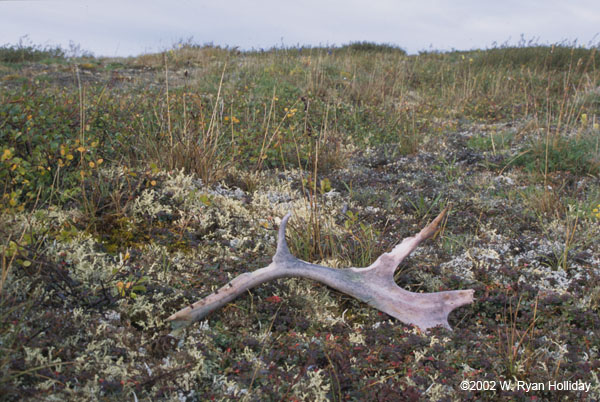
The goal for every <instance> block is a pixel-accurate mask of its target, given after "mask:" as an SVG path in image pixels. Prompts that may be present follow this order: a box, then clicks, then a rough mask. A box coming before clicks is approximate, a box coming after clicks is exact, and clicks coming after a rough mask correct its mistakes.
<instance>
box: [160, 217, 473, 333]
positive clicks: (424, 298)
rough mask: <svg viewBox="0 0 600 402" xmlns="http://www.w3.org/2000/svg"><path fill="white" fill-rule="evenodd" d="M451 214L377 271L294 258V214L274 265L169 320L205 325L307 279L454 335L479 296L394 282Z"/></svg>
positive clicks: (282, 235) (401, 247) (234, 282)
mask: <svg viewBox="0 0 600 402" xmlns="http://www.w3.org/2000/svg"><path fill="white" fill-rule="evenodd" d="M445 213H446V209H444V210H443V211H442V212H441V213H440V214H439V215H438V217H437V218H435V219H434V220H433V221H432V222H431V223H430V224H429V225H427V226H425V228H423V229H422V230H421V231H420V232H419V233H418V234H417V235H416V236H413V237H408V238H406V239H404V240H403V241H402V243H400V244H398V245H397V246H396V247H394V249H393V250H392V251H390V252H389V253H385V254H382V255H381V256H380V257H379V258H377V260H376V261H375V262H374V263H373V264H372V265H371V266H369V267H367V268H347V269H334V268H329V267H324V266H322V265H315V264H310V263H308V262H305V261H302V260H300V259H298V258H296V257H294V256H293V255H292V254H291V253H290V250H289V248H288V245H287V242H286V240H285V227H286V225H287V222H288V219H289V218H290V216H291V214H290V213H288V214H287V215H286V216H285V217H284V218H283V220H282V221H281V225H280V227H279V237H278V241H277V251H276V252H275V256H274V257H273V262H272V263H271V264H269V265H268V266H267V267H264V268H260V269H257V270H256V271H253V272H247V273H244V274H241V275H239V276H238V277H236V278H235V279H233V280H232V281H231V282H229V283H228V284H226V285H225V286H223V287H222V288H220V289H218V290H216V291H215V292H214V293H212V294H210V295H208V296H206V297H205V298H204V299H202V300H200V301H197V302H196V303H194V304H191V305H189V306H188V307H186V308H184V309H182V310H180V311H178V312H177V313H175V314H173V315H171V316H170V317H169V318H168V319H167V320H169V321H172V323H173V324H176V325H177V326H179V325H185V324H187V323H191V322H193V321H196V320H200V319H202V318H203V317H205V316H206V315H207V314H209V313H210V312H212V311H213V310H216V309H218V308H219V307H222V306H224V305H225V304H227V303H229V302H230V301H232V300H233V299H235V298H236V297H238V296H239V295H241V294H242V293H244V292H245V291H246V290H248V289H250V288H253V287H255V286H257V285H260V284H261V283H264V282H267V281H270V280H273V279H279V278H288V277H302V278H308V279H313V280H315V281H318V282H322V283H324V284H326V285H327V286H330V287H332V288H334V289H337V290H339V291H340V292H342V293H346V294H348V295H350V296H353V297H355V298H357V299H359V300H361V301H363V302H365V303H368V304H370V305H371V306H373V307H375V308H376V309H378V310H381V311H383V312H384V313H387V314H389V315H391V316H392V317H395V318H397V319H399V320H400V321H402V322H404V323H406V324H414V325H416V326H418V327H420V328H421V329H423V330H426V329H428V328H432V327H435V326H438V325H441V326H443V327H446V328H448V329H451V328H450V325H449V324H448V314H449V313H450V312H451V311H452V310H454V309H455V308H458V307H460V306H463V305H465V304H469V303H472V302H473V290H453V291H446V292H437V293H412V292H409V291H407V290H404V289H402V288H400V287H399V286H398V285H396V283H395V282H394V272H395V271H396V268H397V267H398V265H399V264H400V263H401V262H402V260H404V259H405V258H406V257H407V256H408V255H409V254H410V253H411V252H412V251H413V250H414V249H415V248H416V247H417V246H418V245H419V243H421V242H422V241H424V240H426V239H428V238H430V237H431V236H433V235H434V234H435V232H436V231H437V229H438V225H439V223H440V222H441V221H442V219H443V217H444V215H445Z"/></svg>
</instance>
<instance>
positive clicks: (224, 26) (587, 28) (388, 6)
mask: <svg viewBox="0 0 600 402" xmlns="http://www.w3.org/2000/svg"><path fill="white" fill-rule="evenodd" d="M25 35H27V36H28V38H29V40H30V41H31V42H32V43H35V44H41V45H51V46H53V45H61V46H63V47H65V48H68V44H69V42H70V41H72V42H73V43H75V44H80V45H81V48H82V49H85V50H89V51H91V52H93V53H94V54H95V55H97V56H100V55H102V56H128V55H136V54H140V53H147V52H155V51H161V50H164V49H168V48H171V47H172V45H173V44H175V43H176V42H178V41H179V40H182V39H183V40H186V39H187V38H190V37H193V42H194V43H199V44H203V43H209V42H212V43H213V44H215V45H221V46H229V47H235V46H237V47H239V48H241V49H261V48H265V49H267V48H270V47H273V46H281V45H284V46H295V45H298V44H299V45H312V46H317V45H341V44H345V43H349V42H353V41H363V40H366V41H372V42H379V43H392V44H396V45H398V46H400V47H402V48H403V49H405V50H407V51H408V52H409V53H416V52H418V51H420V50H451V49H458V50H469V49H475V48H480V49H484V48H488V47H492V46H493V45H494V43H495V44H497V45H501V44H503V43H508V44H511V45H516V44H518V43H519V41H520V39H521V37H523V38H525V39H526V40H532V39H533V40H535V41H536V42H538V43H541V44H551V43H557V42H561V41H568V42H569V43H571V42H573V41H575V40H577V44H580V45H586V46H590V45H598V44H599V43H600V2H599V1H598V0H574V1H568V0H532V1H528V0H500V1H498V0H493V1H487V0H455V1H441V0H421V1H403V0H395V1H394V0H370V1H358V0H343V1H342V0H332V1H327V0H303V1H293V2H292V1H285V0H265V1H260V0H258V1H247V0H246V1H243V0H213V1H193V0H178V1H159V0H144V1H140V0H120V1H115V0H103V1H98V0H96V1H89V0H59V1H56V0H37V1H27V0H0V45H1V44H7V43H8V44H15V43H17V42H18V41H19V39H20V38H21V37H23V36H25Z"/></svg>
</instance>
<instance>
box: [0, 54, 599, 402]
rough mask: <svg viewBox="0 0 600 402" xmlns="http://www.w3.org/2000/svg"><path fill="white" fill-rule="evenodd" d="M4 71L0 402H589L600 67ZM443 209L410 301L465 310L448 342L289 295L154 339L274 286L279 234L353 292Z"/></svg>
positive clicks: (352, 307)
mask: <svg viewBox="0 0 600 402" xmlns="http://www.w3.org/2000/svg"><path fill="white" fill-rule="evenodd" d="M13 50H14V49H13ZM13 50H10V49H7V48H4V50H3V51H2V52H0V62H1V63H0V85H1V91H0V139H1V147H0V152H2V154H1V155H0V158H1V161H0V184H1V185H2V189H3V195H2V199H1V200H0V207H1V211H2V213H1V217H0V219H1V221H2V224H1V225H0V233H1V234H0V239H2V240H1V241H2V244H1V249H0V250H1V254H0V256H1V261H2V278H1V280H2V282H1V285H2V286H1V291H2V296H1V301H0V303H1V304H0V323H1V324H0V348H1V350H2V353H1V354H0V365H1V370H2V377H1V379H0V394H1V395H2V398H4V399H8V400H17V399H22V398H29V399H44V400H52V399H71V400H73V399H102V400H128V399H133V400H135V399H136V398H137V399H138V400H175V399H178V400H211V399H215V400H223V399H231V398H235V399H243V400H282V399H285V400H311V401H312V400H415V399H418V398H422V399H425V400H493V399H499V398H502V399H505V400H506V399H513V400H530V399H531V398H532V397H535V398H538V399H540V400H556V398H557V397H559V398H564V399H571V400H580V399H586V398H587V399H590V400H592V399H594V398H598V397H599V395H600V380H599V374H600V373H599V370H600V364H599V363H598V362H599V361H600V359H599V353H600V350H599V349H600V341H599V339H600V319H599V318H598V314H597V311H598V307H599V305H600V286H599V285H598V283H599V281H598V280H599V279H600V278H599V276H600V271H599V266H600V251H599V250H600V247H598V242H599V241H600V213H599V212H598V209H600V205H599V204H600V179H599V175H600V153H599V145H598V144H599V142H598V141H599V140H598V138H600V129H599V128H598V117H599V116H600V102H599V99H600V92H598V87H599V85H600V82H599V78H600V72H599V71H598V69H597V65H598V55H597V53H596V52H595V51H593V50H586V49H580V48H570V47H567V46H553V47H550V46H549V47H545V46H535V47H523V48H498V49H491V50H487V51H473V52H453V53H424V54H420V55H418V56H407V55H405V54H404V52H402V51H401V49H398V48H395V47H392V46H388V45H374V44H368V43H367V44H365V43H362V44H355V45H354V46H345V47H342V48H338V49H324V48H312V49H311V48H301V49H272V50H270V51H266V52H238V51H236V50H231V49H221V48H218V47H211V46H196V45H193V44H189V43H181V44H179V45H177V46H175V47H174V49H173V50H170V51H167V52H164V53H161V54H149V55H144V56H140V57H137V58H131V59H102V58H92V57H85V58H74V59H67V58H66V57H65V55H64V52H63V53H61V52H58V51H52V52H51V51H50V50H52V49H50V50H48V49H39V48H35V47H34V48H32V49H29V50H27V49H17V50H19V52H16V51H13ZM41 50H45V51H46V53H44V54H43V55H40V54H38V53H36V52H40V51H41ZM3 55H4V56H3ZM15 55H17V56H18V60H17V59H15V57H17V56H15ZM38 56H39V57H38ZM42 56H43V57H42ZM446 206H449V207H450V214H449V217H448V220H447V221H446V222H445V224H444V226H443V229H442V231H441V232H440V233H439V235H438V236H437V237H436V238H435V239H433V240H429V241H428V242H427V243H426V244H424V245H423V246H422V247H420V248H419V249H418V250H416V252H415V253H414V255H412V256H411V257H410V258H409V260H408V261H407V262H405V263H404V264H403V266H401V267H400V269H399V270H398V273H397V275H396V278H395V279H396V281H397V283H398V284H399V285H400V286H402V287H404V288H406V289H409V290H412V291H416V292H420V291H423V292H433V291H439V290H448V289H467V288H473V289H475V297H476V300H475V302H474V303H473V304H472V305H470V306H466V307H463V308H461V309H459V310H457V311H456V312H454V313H453V314H452V315H451V317H450V324H451V325H452V327H453V328H454V331H452V332H450V331H447V330H444V329H441V328H437V329H434V330H432V331H431V332H430V333H423V332H421V331H419V330H418V329H416V328H413V327H410V326H406V325H404V324H402V323H400V322H397V321H395V320H393V319H390V317H388V316H386V315H385V314H382V313H379V312H378V311H376V310H374V309H372V308H370V307H368V306H366V305H364V304H362V303H360V302H358V301H356V300H354V299H351V298H349V297H348V296H345V295H343V294H339V293H337V292H335V291H334V290H332V289H329V288H327V287H325V286H323V285H320V284H317V283H312V282H310V281H306V280H297V279H288V280H280V281H277V282H273V283H267V284H264V285H262V286H260V287H258V288H256V289H253V290H251V291H250V292H248V294H247V295H245V296H244V297H241V298H239V299H238V300H236V301H234V302H233V303H231V304H229V305H228V306H226V307H225V308H223V309H221V310H219V311H217V312H215V313H213V314H211V315H210V316H209V317H208V318H207V319H206V320H205V321H202V322H200V323H196V324H193V325H191V326H190V327H188V328H185V329H180V330H177V331H174V330H172V329H171V328H170V327H169V326H168V325H167V324H166V323H165V319H166V317H168V316H169V315H170V314H172V313H173V312H175V311H176V310H178V309H180V308H182V307H183V306H185V305H186V304H189V303H190V302H193V301H196V300H198V299H199V298H201V297H203V296H204V295H207V294H209V293H210V292H211V291H213V290H214V289H216V288H218V287H220V286H221V285H223V284H224V283H226V282H227V281H228V280H230V279H231V278H233V277H234V276H237V275H239V274H241V273H243V272H247V271H249V270H253V269H256V268H259V267H262V266H265V265H267V264H268V263H269V262H270V257H271V256H272V254H273V253H274V249H275V238H276V229H277V227H278V224H279V219H280V218H281V217H282V216H283V215H284V214H285V213H286V212H288V211H290V210H291V211H293V212H294V216H293V218H292V220H291V222H290V228H289V230H288V241H289V243H290V247H291V248H292V252H293V253H295V255H297V256H298V257H300V258H302V259H305V260H309V261H313V262H316V263H321V264H325V265H329V266H334V267H338V268H340V269H343V268H344V267H349V266H364V265H368V264H370V263H371V262H373V260H374V259H375V258H376V257H377V256H378V255H379V254H381V253H382V252H385V251H387V250H389V249H390V248H391V247H392V246H393V245H394V244H396V243H397V242H398V241H400V240H401V239H402V238H404V237H406V236H409V235H412V234H414V233H415V232H416V231H418V230H419V229H420V228H421V227H423V226H424V225H425V224H426V223H427V222H428V220H430V219H431V218H432V217H434V216H435V214H437V213H438V212H439V211H440V210H441V209H443V208H444V207H446ZM463 380H469V381H473V382H474V384H477V381H479V382H480V383H479V384H483V383H482V382H483V381H488V383H486V384H488V385H489V384H490V383H489V381H495V383H496V390H495V391H491V390H485V391H477V390H466V391H465V390H461V388H460V384H461V382H462V381H463ZM503 380H505V381H508V380H512V381H513V384H516V381H518V380H519V381H524V382H526V383H543V384H546V386H548V385H547V384H549V382H552V381H557V382H562V381H570V382H575V381H581V382H585V383H587V384H589V385H590V390H589V392H588V393H582V392H579V391H552V390H548V389H547V388H546V389H545V390H538V391H530V392H526V391H525V390H524V389H516V388H515V389H512V390H502V389H501V387H500V384H499V383H500V381H503Z"/></svg>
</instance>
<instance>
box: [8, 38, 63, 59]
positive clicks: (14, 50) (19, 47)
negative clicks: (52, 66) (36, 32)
mask: <svg viewBox="0 0 600 402" xmlns="http://www.w3.org/2000/svg"><path fill="white" fill-rule="evenodd" d="M65 57H66V52H65V51H64V50H63V49H62V48H61V47H60V46H54V47H53V46H49V45H46V46H41V45H35V44H32V43H28V41H27V38H22V39H21V40H20V41H19V43H17V44H15V45H11V44H4V45H2V46H0V63H25V62H40V61H49V60H64V59H65Z"/></svg>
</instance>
